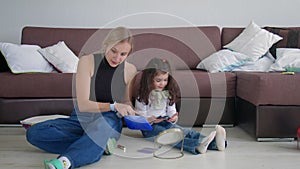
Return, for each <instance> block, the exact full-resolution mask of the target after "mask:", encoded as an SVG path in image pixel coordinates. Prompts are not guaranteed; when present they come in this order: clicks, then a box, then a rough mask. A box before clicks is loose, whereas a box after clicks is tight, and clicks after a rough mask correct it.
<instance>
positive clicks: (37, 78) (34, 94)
mask: <svg viewBox="0 0 300 169" xmlns="http://www.w3.org/2000/svg"><path fill="white" fill-rule="evenodd" d="M72 78H73V74H72V73H28V74H18V75H14V74H12V73H10V72H2V73H0V84H1V88H0V97H2V98H51V97H52V98H71V97H72Z"/></svg>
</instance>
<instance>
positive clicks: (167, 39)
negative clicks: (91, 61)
mask: <svg viewBox="0 0 300 169" xmlns="http://www.w3.org/2000/svg"><path fill="white" fill-rule="evenodd" d="M130 30H131V32H132V34H133V36H134V50H133V52H132V54H131V55H130V57H129V58H128V61H129V62H131V63H133V64H135V65H136V67H137V68H138V70H142V69H143V68H144V67H145V64H146V63H147V60H148V59H150V57H164V58H166V59H168V58H171V59H172V60H173V61H174V62H175V64H174V65H175V66H174V69H186V68H187V67H188V68H189V69H195V68H196V66H197V64H198V63H199V62H200V60H202V59H204V58H205V57H207V56H209V55H210V54H212V53H213V52H215V51H218V50H219V49H221V41H220V39H221V35H220V29H219V27H217V26H202V27H176V28H134V29H130ZM109 31H110V29H108V28H105V29H88V28H86V29H83V28H41V27H25V28H24V29H23V31H22V40H21V43H22V44H38V45H39V46H41V47H42V48H44V47H47V46H51V45H53V44H56V43H57V42H59V41H61V40H62V39H63V40H64V42H65V43H66V44H68V46H69V48H70V49H71V50H72V51H73V52H74V53H75V55H77V56H79V57H80V56H82V55H85V54H90V53H93V52H96V51H98V50H99V49H100V48H101V45H102V41H103V39H104V38H105V36H106V35H107V33H108V32H109ZM49 35H51V36H49Z"/></svg>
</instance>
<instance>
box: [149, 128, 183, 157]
mask: <svg viewBox="0 0 300 169" xmlns="http://www.w3.org/2000/svg"><path fill="white" fill-rule="evenodd" d="M180 141H181V142H182V143H181V149H180V154H179V155H176V156H166V155H165V154H166V153H167V152H169V151H170V150H172V148H173V147H174V145H175V144H178V143H179V142H180ZM154 142H155V144H156V145H158V148H156V151H154V152H153V156H154V157H157V158H162V159H175V158H180V157H182V156H183V142H184V133H183V131H182V130H181V129H179V128H171V129H167V130H165V131H162V132H161V133H160V134H159V135H157V136H156V138H155V140H154ZM165 146H168V148H166V147H165Z"/></svg>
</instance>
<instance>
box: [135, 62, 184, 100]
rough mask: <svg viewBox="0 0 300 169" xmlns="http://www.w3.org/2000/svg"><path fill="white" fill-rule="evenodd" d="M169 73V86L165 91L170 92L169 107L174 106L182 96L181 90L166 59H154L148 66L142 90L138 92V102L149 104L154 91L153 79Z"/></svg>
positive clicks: (142, 81) (141, 86) (142, 82)
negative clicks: (151, 93) (150, 95)
mask: <svg viewBox="0 0 300 169" xmlns="http://www.w3.org/2000/svg"><path fill="white" fill-rule="evenodd" d="M166 73H169V77H168V84H167V86H166V87H165V90H168V91H169V94H170V96H169V100H170V102H169V105H170V106H171V105H173V104H174V103H175V102H176V101H177V100H178V98H179V96H180V90H179V87H178V84H177V83H176V81H175V79H174V78H173V77H172V74H171V66H170V64H169V62H168V61H167V60H165V59H159V58H153V59H152V60H150V62H149V63H148V64H147V66H146V69H144V70H143V72H142V77H141V81H140V88H139V90H138V96H139V97H138V101H140V102H143V103H145V104H146V105H148V104H149V101H148V99H149V94H150V92H151V91H152V90H153V89H154V85H153V79H154V77H155V76H157V75H160V74H166Z"/></svg>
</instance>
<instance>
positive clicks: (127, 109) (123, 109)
mask: <svg viewBox="0 0 300 169" xmlns="http://www.w3.org/2000/svg"><path fill="white" fill-rule="evenodd" d="M115 110H116V111H117V112H118V113H119V114H120V115H121V116H122V117H124V116H128V115H135V114H136V113H137V112H135V111H134V110H133V108H132V107H131V106H130V105H128V104H122V103H115Z"/></svg>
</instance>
